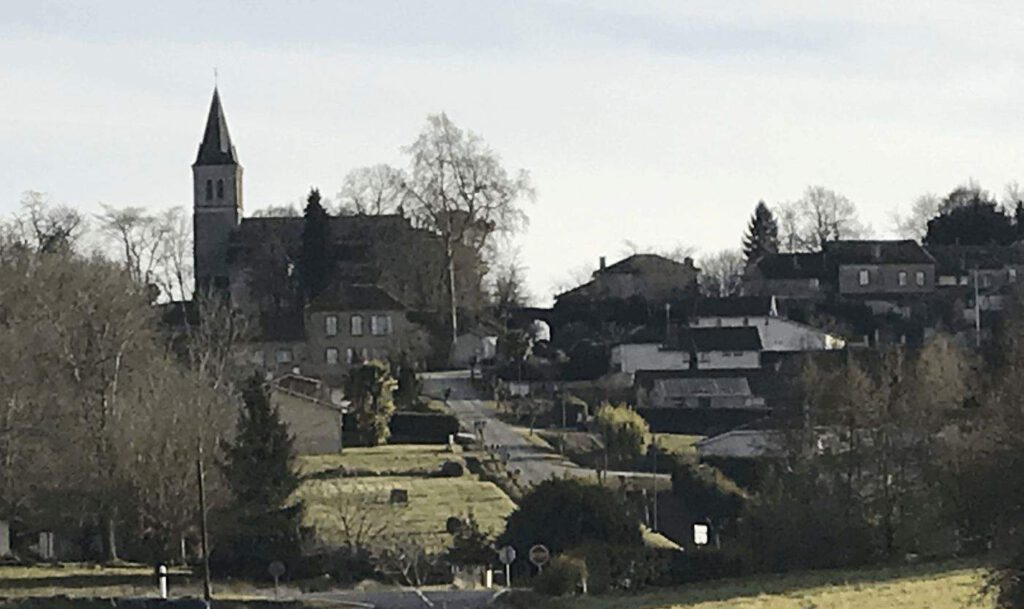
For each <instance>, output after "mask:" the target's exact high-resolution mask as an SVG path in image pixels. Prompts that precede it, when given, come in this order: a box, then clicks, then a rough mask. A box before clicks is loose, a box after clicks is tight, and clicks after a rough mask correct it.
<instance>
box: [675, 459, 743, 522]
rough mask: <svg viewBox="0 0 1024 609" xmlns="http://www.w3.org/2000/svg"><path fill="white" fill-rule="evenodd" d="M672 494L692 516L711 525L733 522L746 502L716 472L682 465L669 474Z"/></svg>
mask: <svg viewBox="0 0 1024 609" xmlns="http://www.w3.org/2000/svg"><path fill="white" fill-rule="evenodd" d="M672 492H673V493H674V494H675V495H676V496H678V497H680V498H681V499H682V500H683V501H684V502H685V504H686V507H687V511H688V512H690V515H691V516H693V517H696V518H699V519H704V518H711V519H712V520H713V521H714V522H721V521H723V520H733V519H735V518H736V517H737V516H739V514H740V511H741V510H742V509H743V504H744V502H745V501H746V493H744V492H743V490H742V489H741V488H740V487H738V486H737V485H736V483H734V482H733V481H732V480H730V479H729V478H727V477H726V476H725V475H724V474H723V473H722V472H721V471H719V470H718V469H716V468H714V467H712V466H710V465H706V464H702V465H694V464H692V463H686V462H682V461H678V462H677V464H676V466H675V467H674V468H673V471H672Z"/></svg>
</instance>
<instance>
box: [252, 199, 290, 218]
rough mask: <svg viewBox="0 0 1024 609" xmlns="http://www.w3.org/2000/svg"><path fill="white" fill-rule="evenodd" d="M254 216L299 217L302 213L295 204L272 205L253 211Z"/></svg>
mask: <svg viewBox="0 0 1024 609" xmlns="http://www.w3.org/2000/svg"><path fill="white" fill-rule="evenodd" d="M251 215H252V217H253V218H298V217H300V216H301V215H302V214H301V213H300V212H299V209H298V208H297V207H295V205H294V204H292V203H288V204H285V205H271V206H268V207H264V208H262V209H257V210H255V211H254V212H252V214H251Z"/></svg>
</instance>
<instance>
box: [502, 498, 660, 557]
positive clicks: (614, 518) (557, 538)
mask: <svg viewBox="0 0 1024 609" xmlns="http://www.w3.org/2000/svg"><path fill="white" fill-rule="evenodd" d="M587 542H606V543H610V544H615V545H623V546H640V543H641V541H640V526H639V522H638V520H637V518H635V517H634V516H632V515H631V514H630V513H629V511H628V508H627V506H626V504H625V502H623V501H622V499H621V498H620V497H619V495H617V494H616V493H615V492H613V491H612V490H611V489H608V488H605V487H601V486H596V485H594V484H589V483H586V482H581V481H579V480H546V481H544V482H541V483H540V484H538V485H537V486H535V487H533V489H531V490H530V492H528V493H527V494H526V495H524V496H523V499H522V501H521V502H520V504H519V509H517V510H516V511H515V512H513V513H512V515H511V516H509V518H508V523H507V525H506V528H505V532H504V533H502V535H501V537H500V538H499V541H498V545H499V546H503V545H512V546H513V547H515V549H516V551H517V552H519V554H520V555H521V556H525V555H526V552H527V550H529V548H530V546H532V545H533V544H537V543H542V544H544V545H546V546H547V547H548V549H549V550H551V551H552V552H553V553H555V554H559V553H561V552H564V551H565V550H569V549H571V548H574V547H577V546H579V545H582V544H584V543H587Z"/></svg>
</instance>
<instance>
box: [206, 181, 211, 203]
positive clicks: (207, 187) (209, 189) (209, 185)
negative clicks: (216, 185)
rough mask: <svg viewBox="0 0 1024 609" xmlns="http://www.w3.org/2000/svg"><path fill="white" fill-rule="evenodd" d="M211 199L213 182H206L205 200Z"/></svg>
mask: <svg viewBox="0 0 1024 609" xmlns="http://www.w3.org/2000/svg"><path fill="white" fill-rule="evenodd" d="M211 199H213V180H207V181H206V200H207V201H209V200H211Z"/></svg>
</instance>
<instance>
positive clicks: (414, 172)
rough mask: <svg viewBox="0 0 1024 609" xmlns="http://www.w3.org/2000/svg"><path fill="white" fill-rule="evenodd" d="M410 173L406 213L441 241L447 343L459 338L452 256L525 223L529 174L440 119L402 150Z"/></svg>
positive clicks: (430, 121) (480, 249)
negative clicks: (506, 164)
mask: <svg viewBox="0 0 1024 609" xmlns="http://www.w3.org/2000/svg"><path fill="white" fill-rule="evenodd" d="M406 152H407V153H408V154H409V156H410V158H411V168H410V170H409V173H408V175H407V177H406V181H405V183H404V184H403V187H404V188H403V190H404V192H405V196H406V197H407V200H408V205H409V208H410V209H409V211H410V212H411V213H412V216H413V218H414V219H415V221H416V222H418V223H419V225H420V226H422V227H424V228H427V229H429V230H432V231H434V232H435V233H436V234H438V235H439V236H440V237H441V240H442V242H443V245H444V252H445V267H446V275H447V282H448V298H449V311H450V316H451V333H452V334H451V342H452V347H453V349H454V345H455V340H456V338H457V337H458V302H457V296H456V295H457V289H456V273H457V272H458V271H459V269H457V268H456V262H455V261H456V251H457V248H458V247H460V246H461V247H465V248H468V249H469V250H470V251H472V252H475V253H478V254H479V253H481V252H483V250H484V248H485V247H486V246H487V245H488V242H489V241H490V239H491V237H492V235H494V234H495V233H511V232H515V231H516V230H518V229H519V228H520V227H522V226H523V225H524V224H525V223H526V214H525V213H523V211H522V210H521V209H520V207H519V205H518V204H519V201H520V200H522V199H523V198H528V197H532V194H533V189H532V186H531V183H530V179H529V175H528V174H527V173H526V172H525V171H519V172H518V173H516V174H515V175H509V174H508V172H507V171H506V170H505V168H504V167H502V165H501V163H500V160H499V158H498V156H497V155H496V154H495V153H494V152H493V151H492V150H491V149H490V148H488V147H487V145H486V144H485V143H484V141H483V140H482V139H481V138H480V136H478V135H476V134H475V133H473V132H466V131H463V130H461V129H459V128H458V127H456V126H455V125H454V124H453V123H452V122H451V120H449V119H448V117H447V116H446V115H445V114H435V115H431V116H429V117H427V127H426V128H425V129H424V130H423V132H422V133H421V134H420V136H419V138H417V140H416V141H415V142H413V144H412V145H411V146H409V147H408V148H407V149H406Z"/></svg>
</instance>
